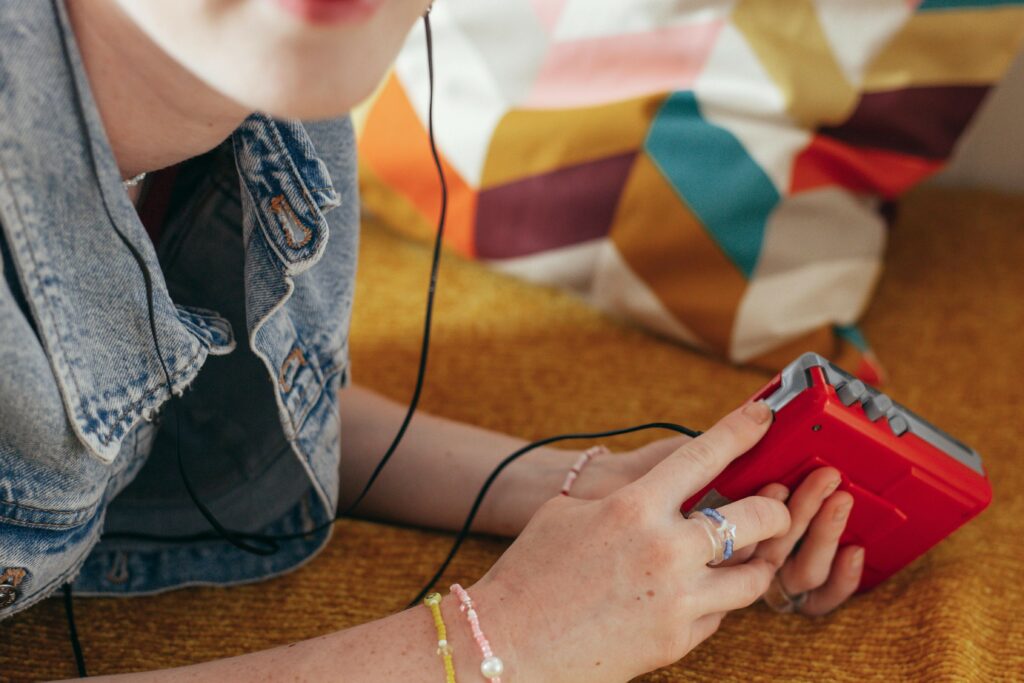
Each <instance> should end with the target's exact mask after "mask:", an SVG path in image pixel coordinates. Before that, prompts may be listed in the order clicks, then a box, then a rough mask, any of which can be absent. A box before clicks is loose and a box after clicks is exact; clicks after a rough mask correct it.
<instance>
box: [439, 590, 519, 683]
mask: <svg viewBox="0 0 1024 683" xmlns="http://www.w3.org/2000/svg"><path fill="white" fill-rule="evenodd" d="M467 592H468V593H469V594H470V596H471V597H472V599H473V607H474V609H475V610H476V612H477V615H478V617H479V620H480V626H481V629H482V630H483V632H484V635H485V636H486V637H487V640H488V641H489V643H490V646H491V649H492V651H493V653H494V656H496V657H498V658H500V659H501V662H502V664H503V672H502V674H501V680H502V682H503V683H505V682H513V681H526V680H529V681H536V680H538V679H536V678H535V677H533V675H532V674H530V673H528V672H524V670H523V668H522V667H521V666H520V664H519V662H518V659H517V648H516V638H515V637H514V636H513V635H512V632H511V631H510V628H514V626H513V624H514V623H515V621H516V620H515V618H514V614H511V613H510V610H514V605H515V603H514V602H513V601H511V600H507V599H505V597H504V596H502V595H501V594H500V593H499V592H498V591H496V590H493V588H489V587H488V585H487V584H486V583H483V582H480V583H477V584H475V585H473V586H471V587H470V588H469V589H468V590H467ZM441 614H442V616H443V618H444V622H445V624H446V627H447V630H448V640H449V643H450V644H451V647H452V649H453V653H454V654H453V660H454V663H455V671H456V676H457V678H458V680H470V681H475V680H487V679H485V678H482V673H481V669H480V666H481V664H482V663H483V659H484V656H483V654H482V653H481V651H480V646H479V645H478V644H477V642H476V640H475V639H474V637H473V631H472V627H471V626H470V622H469V619H468V618H467V616H466V613H465V612H464V611H462V610H461V609H460V602H459V598H458V597H457V596H456V595H455V594H454V593H450V592H449V593H448V594H447V595H446V596H445V597H444V598H443V599H442V601H441ZM510 617H511V618H510Z"/></svg>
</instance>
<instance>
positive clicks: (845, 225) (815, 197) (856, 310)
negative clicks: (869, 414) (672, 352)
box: [730, 188, 887, 362]
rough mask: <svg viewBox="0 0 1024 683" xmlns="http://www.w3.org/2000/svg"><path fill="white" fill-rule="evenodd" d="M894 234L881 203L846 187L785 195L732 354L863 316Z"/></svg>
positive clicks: (742, 309) (750, 353) (744, 356)
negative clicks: (877, 204) (880, 209)
mask: <svg viewBox="0 0 1024 683" xmlns="http://www.w3.org/2000/svg"><path fill="white" fill-rule="evenodd" d="M886 236H887V235H886V228H885V223H884V221H883V220H882V218H881V217H880V216H879V215H878V214H877V213H876V212H875V207H874V202H873V201H870V200H867V199H864V198H861V197H857V196H855V195H852V194H850V193H848V192H846V191H845V190H842V189H839V188H827V189H823V190H820V191H816V192H806V193H801V194H798V195H795V196H793V197H790V198H788V199H785V200H784V201H783V202H782V204H780V205H779V206H778V207H777V208H776V210H775V212H774V213H773V214H772V216H771V218H770V219H769V221H768V226H767V230H766V232H765V239H764V244H763V246H762V250H761V256H760V259H759V260H758V263H757V268H756V269H755V271H754V276H753V278H752V279H751V281H750V284H749V286H748V287H747V290H746V292H745V293H744V295H743V299H742V300H741V301H740V305H739V309H738V311H737V314H736V324H735V326H734V328H733V338H732V344H731V347H732V348H731V349H730V358H731V359H732V360H734V361H736V362H745V361H748V360H750V359H751V358H754V357H756V356H758V355H760V354H762V353H766V352H768V351H770V350H771V349H773V348H775V347H778V346H780V345H782V344H784V343H786V342H787V341H790V340H792V339H796V338H798V337H800V336H801V335H803V334H806V333H807V332H808V331H810V330H813V329H816V328H818V327H821V326H822V325H828V324H831V323H838V324H842V325H845V324H850V323H853V322H854V321H856V320H857V318H859V317H860V315H861V313H863V311H864V307H865V306H866V305H867V302H868V298H869V296H870V294H871V292H872V291H873V290H874V287H875V283H876V282H877V280H878V276H879V275H880V274H881V269H882V263H881V261H882V254H883V251H884V249H885V243H886Z"/></svg>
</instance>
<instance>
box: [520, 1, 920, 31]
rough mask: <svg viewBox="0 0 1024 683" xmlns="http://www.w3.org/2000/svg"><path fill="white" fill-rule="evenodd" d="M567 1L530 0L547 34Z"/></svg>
mask: <svg viewBox="0 0 1024 683" xmlns="http://www.w3.org/2000/svg"><path fill="white" fill-rule="evenodd" d="M918 1H919V0H918ZM567 2H569V0H530V4H532V5H533V11H534V12H536V13H537V16H538V17H539V18H540V23H542V24H544V28H546V29H547V30H548V33H549V34H550V33H554V32H555V27H556V26H558V20H559V19H560V18H561V17H562V10H564V9H565V3H567Z"/></svg>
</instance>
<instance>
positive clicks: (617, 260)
mask: <svg viewBox="0 0 1024 683" xmlns="http://www.w3.org/2000/svg"><path fill="white" fill-rule="evenodd" d="M590 300H591V303H592V304H594V305H595V306H597V307H598V308H600V309H602V310H605V311H608V312H609V313H614V314H616V315H620V316H622V317H624V318H627V319H630V320H633V321H635V322H637V323H639V324H640V325H642V326H644V327H647V328H649V329H650V330H652V331H654V332H656V333H658V334H661V335H663V336H665V337H668V338H669V339H673V340H678V341H682V342H686V343H687V344H690V345H692V346H694V347H696V348H698V349H706V348H707V345H706V344H705V343H704V342H702V341H701V340H700V339H699V338H698V337H697V335H696V334H694V333H693V332H692V331H690V330H689V329H688V328H687V327H686V326H685V325H683V324H682V323H681V322H679V321H678V320H677V319H676V318H675V317H673V315H672V314H671V313H670V312H669V311H668V309H666V308H665V305H664V304H663V303H662V302H661V300H660V299H658V297H657V296H655V295H654V292H652V291H651V290H650V289H649V288H648V287H647V284H646V283H645V282H644V281H643V280H641V279H640V278H639V277H637V275H636V273H634V272H633V270H632V269H631V268H630V267H629V264H627V263H626V262H625V261H623V260H622V255H621V254H619V250H618V249H616V248H615V244H614V243H613V242H612V241H611V240H603V241H602V244H601V250H600V253H599V254H598V257H597V268H596V270H595V272H594V284H593V287H592V288H591V295H590Z"/></svg>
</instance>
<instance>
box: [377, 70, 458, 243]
mask: <svg viewBox="0 0 1024 683" xmlns="http://www.w3.org/2000/svg"><path fill="white" fill-rule="evenodd" d="M359 153H360V156H361V157H362V161H363V163H364V164H365V167H366V168H368V169H370V170H371V171H372V172H373V174H374V175H375V176H376V177H377V179H378V180H379V181H380V182H382V183H384V184H385V185H388V186H390V187H392V188H394V190H396V191H397V192H398V193H400V194H402V195H404V196H405V197H406V198H408V200H409V201H410V202H412V204H413V205H414V206H415V207H416V209H417V210H418V211H419V212H420V213H421V214H422V215H423V216H424V217H425V218H426V219H427V220H428V221H431V222H436V220H437V217H438V215H439V214H440V212H441V188H440V185H439V184H438V180H437V172H436V171H435V169H434V161H433V159H432V157H431V155H430V140H429V138H428V137H427V131H426V130H425V129H424V127H423V125H422V124H421V123H420V119H419V116H417V114H416V111H415V110H414V109H413V107H412V103H411V102H409V99H408V98H407V97H406V95H405V92H404V90H403V88H402V86H401V84H399V82H398V79H397V78H396V77H395V75H394V74H392V75H391V76H390V77H389V78H388V82H387V84H386V85H385V86H384V88H383V90H382V91H381V93H380V96H379V97H378V98H377V101H376V102H375V103H374V105H373V110H372V111H371V112H370V116H369V117H368V119H367V121H366V128H365V130H364V131H363V135H362V137H361V139H360V142H359ZM441 167H442V168H443V169H444V174H445V178H446V179H447V181H448V219H447V225H446V227H445V242H446V243H447V244H448V246H450V247H452V248H453V249H454V250H455V251H457V252H459V253H461V254H463V255H465V256H469V257H472V256H474V255H475V253H476V250H475V246H474V242H475V239H474V237H475V231H474V223H475V220H476V202H477V196H476V192H475V191H474V190H473V188H471V187H470V186H469V185H468V184H467V183H466V181H465V180H463V179H462V176H460V175H459V173H458V172H457V171H456V170H455V168H454V167H452V165H451V164H449V163H448V162H447V160H445V158H444V156H443V155H441ZM368 208H369V209H370V210H373V206H369V207H368Z"/></svg>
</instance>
